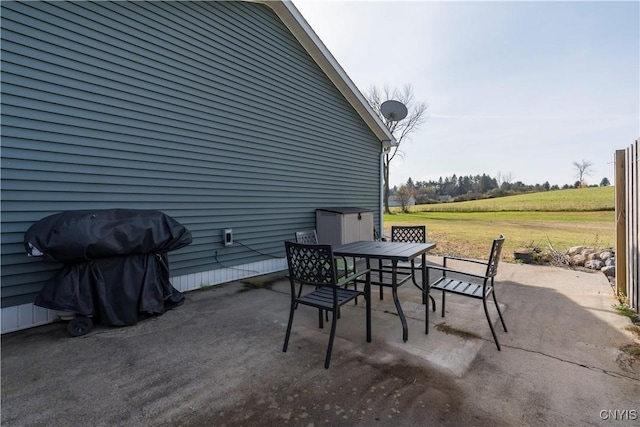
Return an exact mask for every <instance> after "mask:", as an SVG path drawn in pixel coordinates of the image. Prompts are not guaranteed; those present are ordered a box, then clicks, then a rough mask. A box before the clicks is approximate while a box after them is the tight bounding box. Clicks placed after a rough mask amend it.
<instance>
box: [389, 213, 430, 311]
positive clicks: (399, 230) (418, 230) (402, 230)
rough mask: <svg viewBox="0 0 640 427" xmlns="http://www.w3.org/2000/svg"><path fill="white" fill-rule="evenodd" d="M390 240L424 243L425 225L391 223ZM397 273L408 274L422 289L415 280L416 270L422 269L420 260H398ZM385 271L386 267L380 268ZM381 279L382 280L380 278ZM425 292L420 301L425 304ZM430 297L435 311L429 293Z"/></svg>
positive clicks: (425, 236)
mask: <svg viewBox="0 0 640 427" xmlns="http://www.w3.org/2000/svg"><path fill="white" fill-rule="evenodd" d="M391 241H392V242H405V243H426V242H427V227H426V226H424V225H411V226H405V225H392V226H391ZM397 269H398V273H399V274H410V275H411V280H412V281H413V284H414V286H416V287H417V288H418V289H420V290H423V289H422V287H421V286H420V285H418V282H417V281H416V270H420V269H422V262H421V261H420V260H417V261H416V260H411V261H410V262H398V265H397ZM381 270H383V271H386V269H382V268H381ZM381 281H382V280H381ZM382 289H383V287H382V286H380V299H383V291H382ZM424 296H425V293H424V291H423V299H422V303H423V304H425V303H426V301H425V298H424ZM429 298H430V299H431V306H432V309H433V311H436V302H435V300H434V299H433V297H432V296H431V295H429Z"/></svg>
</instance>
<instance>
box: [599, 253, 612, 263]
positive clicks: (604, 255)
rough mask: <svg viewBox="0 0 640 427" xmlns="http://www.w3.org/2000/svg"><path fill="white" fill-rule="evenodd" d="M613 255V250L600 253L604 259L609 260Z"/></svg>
mask: <svg viewBox="0 0 640 427" xmlns="http://www.w3.org/2000/svg"><path fill="white" fill-rule="evenodd" d="M612 257H613V252H611V251H604V252H601V253H600V259H601V260H603V261H606V260H608V259H609V258H612Z"/></svg>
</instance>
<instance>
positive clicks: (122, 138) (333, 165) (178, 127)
mask: <svg viewBox="0 0 640 427" xmlns="http://www.w3.org/2000/svg"><path fill="white" fill-rule="evenodd" d="M1 7H2V87H1V90H2V100H1V101H2V165H1V166H2V189H1V191H2V213H1V221H2V242H1V248H2V282H1V287H2V288H1V290H2V307H9V306H13V305H18V304H23V303H29V302H33V299H34V297H35V295H36V294H37V292H38V291H39V290H40V288H41V286H42V282H43V281H44V280H46V279H47V278H48V277H49V276H50V275H51V273H52V271H54V270H55V269H56V268H57V267H58V265H55V264H50V263H46V262H42V261H39V260H35V259H30V258H28V257H27V256H26V253H25V250H24V247H23V244H22V241H23V235H24V232H25V231H26V230H27V228H28V227H29V226H30V225H31V224H33V223H34V222H35V221H38V220H39V219H41V218H43V217H45V216H47V215H50V214H53V213H56V212H60V211H64V210H72V209H109V208H133V209H156V210H161V211H163V212H166V213H167V214H169V215H171V216H173V217H175V218H176V219H177V220H178V221H180V222H181V223H183V224H185V225H186V226H187V227H188V228H189V229H190V230H191V232H192V234H193V238H194V240H193V243H192V244H191V245H189V246H187V247H185V248H183V249H180V250H179V251H175V252H172V253H170V267H171V273H172V275H175V276H177V275H181V274H188V273H194V272H200V271H207V270H212V269H216V268H221V267H223V266H224V267H228V266H232V265H237V264H244V263H248V262H253V261H258V260H264V259H268V258H271V257H282V256H284V251H283V241H284V240H285V239H290V238H291V237H292V236H293V233H294V232H295V231H296V230H300V229H308V228H313V227H314V226H315V209H316V208H318V207H327V206H357V207H363V208H370V209H373V210H374V211H375V213H376V220H375V223H376V224H378V223H379V218H378V216H379V214H378V212H379V209H378V207H379V188H380V186H379V182H380V170H379V166H380V143H379V141H378V140H377V139H376V138H375V136H374V134H373V133H372V131H371V130H370V129H369V128H368V127H367V126H366V125H365V123H364V122H363V121H362V119H361V118H360V117H359V116H358V115H357V113H356V112H355V111H354V109H353V108H352V107H351V106H350V104H349V103H348V102H347V101H346V100H345V98H344V97H343V96H342V95H341V94H340V92H338V91H337V90H336V88H335V87H334V86H333V85H332V83H331V82H330V80H329V79H328V78H327V77H326V76H325V75H324V73H323V72H322V71H321V70H320V68H319V67H318V66H317V65H316V63H315V62H314V61H313V60H312V59H311V57H310V56H309V55H308V54H307V53H306V52H305V51H304V49H303V48H302V47H301V46H300V44H299V43H298V42H297V40H296V39H295V38H294V37H293V35H292V34H291V33H290V32H289V30H288V29H287V28H286V27H285V26H284V25H283V24H282V22H281V21H280V20H279V19H278V17H277V16H276V15H275V14H274V13H273V12H272V11H271V9H270V8H269V7H267V6H265V5H262V4H255V3H244V2H95V3H93V2H51V3H48V2H24V3H17V2H6V1H3V2H2V3H1ZM224 228H233V229H234V238H235V240H236V242H237V243H236V244H235V245H234V246H232V247H228V248H225V247H224V246H223V245H222V239H221V235H222V230H223V229H224ZM216 251H217V258H216V256H215V254H216Z"/></svg>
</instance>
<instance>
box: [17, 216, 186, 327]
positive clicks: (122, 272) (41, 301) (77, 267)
mask: <svg viewBox="0 0 640 427" xmlns="http://www.w3.org/2000/svg"><path fill="white" fill-rule="evenodd" d="M191 240H192V239H191V233H190V232H189V230H187V229H186V228H185V227H184V226H183V225H181V224H180V223H179V222H177V221H176V220H175V219H173V218H171V217H169V216H167V215H166V214H164V213H162V212H158V211H141V210H127V209H113V210H100V211H67V212H62V213H59V214H55V215H51V216H49V217H46V218H44V219H42V220H40V221H39V222H37V223H36V224H34V225H33V226H31V228H29V230H28V231H27V232H26V233H25V240H24V243H25V248H26V249H27V252H28V253H29V254H30V255H41V256H43V257H44V258H45V259H47V260H50V261H58V262H63V263H65V265H64V266H62V267H61V268H60V269H59V270H58V271H57V272H56V273H55V274H54V275H53V276H52V277H51V278H50V279H49V280H48V281H47V282H46V283H45V285H44V287H43V288H42V290H41V291H40V294H39V295H38V296H37V297H36V301H35V304H36V305H38V306H41V307H45V308H49V309H52V310H59V311H68V312H72V313H76V314H78V315H82V316H93V317H95V321H96V323H102V324H105V325H113V326H125V325H133V324H135V323H136V322H137V321H138V320H139V318H140V316H141V315H142V314H148V315H151V314H155V315H159V314H162V313H164V312H165V311H166V310H168V309H170V308H173V307H175V306H177V305H180V304H181V303H182V302H183V301H184V295H182V293H180V292H179V291H178V290H176V289H175V288H174V287H173V286H172V285H171V283H170V281H169V264H168V258H167V254H166V252H168V251H172V250H175V249H179V248H181V247H184V246H186V245H188V244H189V243H191Z"/></svg>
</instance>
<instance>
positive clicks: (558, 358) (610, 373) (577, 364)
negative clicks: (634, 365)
mask: <svg viewBox="0 0 640 427" xmlns="http://www.w3.org/2000/svg"><path fill="white" fill-rule="evenodd" d="M483 339H484V338H483ZM487 341H488V340H487ZM501 345H502V347H506V348H512V349H514V350H522V351H526V352H527V353H535V354H539V355H541V356H545V357H548V358H551V359H555V360H558V361H560V362H564V363H569V364H571V365H575V366H579V367H581V368H585V369H588V370H590V371H594V372H600V373H603V374H605V375H609V376H611V377H615V378H622V379H626V380H630V381H633V382H634V383H640V379H639V378H634V377H631V376H629V375H625V374H622V373H620V372H613V371H609V370H607V369H603V368H598V367H597V366H589V365H585V364H584V363H578V362H574V361H572V360H567V359H563V358H561V357H557V356H553V355H551V354H547V353H543V352H541V351H537V350H530V349H528V348H522V347H516V346H511V345H505V344H501Z"/></svg>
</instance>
